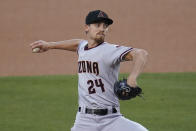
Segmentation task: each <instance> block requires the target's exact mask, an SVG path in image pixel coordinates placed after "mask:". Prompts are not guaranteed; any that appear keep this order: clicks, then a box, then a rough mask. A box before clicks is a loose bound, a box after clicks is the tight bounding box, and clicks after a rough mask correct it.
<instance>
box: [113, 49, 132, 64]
mask: <svg viewBox="0 0 196 131" xmlns="http://www.w3.org/2000/svg"><path fill="white" fill-rule="evenodd" d="M132 49H133V48H132V47H126V46H115V49H114V50H113V53H112V56H111V58H112V63H113V64H117V63H120V62H123V61H125V60H124V59H123V57H124V56H125V55H126V54H127V53H129V52H130V51H132Z"/></svg>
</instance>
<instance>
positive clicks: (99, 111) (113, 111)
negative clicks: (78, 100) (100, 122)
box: [78, 107, 117, 116]
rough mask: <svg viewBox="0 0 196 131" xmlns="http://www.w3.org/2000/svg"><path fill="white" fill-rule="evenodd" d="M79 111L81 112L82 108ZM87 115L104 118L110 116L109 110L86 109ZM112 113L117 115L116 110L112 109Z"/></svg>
mask: <svg viewBox="0 0 196 131" xmlns="http://www.w3.org/2000/svg"><path fill="white" fill-rule="evenodd" d="M78 111H79V112H81V107H79V108H78ZM85 113H86V114H96V115H100V116H104V115H107V114H108V109H88V108H85ZM112 113H117V110H116V108H112Z"/></svg>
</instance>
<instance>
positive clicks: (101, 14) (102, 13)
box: [97, 11, 105, 18]
mask: <svg viewBox="0 0 196 131" xmlns="http://www.w3.org/2000/svg"><path fill="white" fill-rule="evenodd" d="M97 17H104V18H105V15H104V12H102V11H100V12H99V15H98V16H97Z"/></svg>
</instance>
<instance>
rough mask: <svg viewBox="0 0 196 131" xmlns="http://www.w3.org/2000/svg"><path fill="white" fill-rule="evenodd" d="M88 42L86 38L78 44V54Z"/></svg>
mask: <svg viewBox="0 0 196 131" xmlns="http://www.w3.org/2000/svg"><path fill="white" fill-rule="evenodd" d="M86 44H87V41H86V40H82V41H81V42H80V43H79V45H78V49H77V54H78V55H79V53H80V52H81V50H82V49H83V48H84V46H85V45H86Z"/></svg>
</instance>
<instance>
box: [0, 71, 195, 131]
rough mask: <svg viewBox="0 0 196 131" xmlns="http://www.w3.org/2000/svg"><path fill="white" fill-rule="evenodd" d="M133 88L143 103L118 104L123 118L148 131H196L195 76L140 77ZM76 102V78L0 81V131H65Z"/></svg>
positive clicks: (10, 79)
mask: <svg viewBox="0 0 196 131" xmlns="http://www.w3.org/2000/svg"><path fill="white" fill-rule="evenodd" d="M126 76H127V74H121V75H120V78H122V77H126ZM138 84H139V85H140V86H141V87H142V88H143V91H144V97H145V100H143V99H141V98H139V97H137V98H136V99H133V100H130V101H121V102H120V103H121V113H122V114H123V115H124V116H125V117H127V118H129V119H131V120H133V121H136V122H139V123H141V124H142V125H144V126H145V127H147V128H148V129H149V130H150V131H194V130H195V129H196V125H195V122H196V95H195V92H196V88H195V87H196V73H144V74H142V75H141V76H140V77H139V79H138ZM77 98H78V97H77V76H76V75H56V76H31V77H0V131H70V128H71V127H72V126H73V123H74V120H75V114H76V112H77V107H78V104H77Z"/></svg>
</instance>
